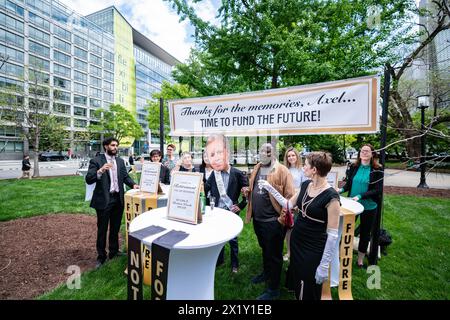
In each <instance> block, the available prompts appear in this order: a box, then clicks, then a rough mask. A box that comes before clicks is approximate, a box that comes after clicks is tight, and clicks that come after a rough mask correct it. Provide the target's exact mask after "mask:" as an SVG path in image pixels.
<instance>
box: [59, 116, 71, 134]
mask: <svg viewBox="0 0 450 320" xmlns="http://www.w3.org/2000/svg"><path fill="white" fill-rule="evenodd" d="M56 121H58V123H61V124H62V125H63V126H66V127H70V118H67V117H56ZM66 132H67V133H68V131H66ZM67 138H69V135H68V136H67Z"/></svg>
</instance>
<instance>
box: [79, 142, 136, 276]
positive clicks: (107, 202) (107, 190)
mask: <svg viewBox="0 0 450 320" xmlns="http://www.w3.org/2000/svg"><path fill="white" fill-rule="evenodd" d="M118 147H119V141H118V140H117V139H115V138H107V139H105V140H104V141H103V148H104V149H105V154H100V155H98V156H96V157H95V158H94V159H92V160H91V161H90V162H89V170H88V173H87V175H86V183H87V184H93V183H96V185H95V189H94V194H93V196H92V200H91V207H92V208H94V209H95V210H96V211H97V253H98V256H97V265H96V267H97V268H99V267H100V266H101V265H102V264H103V263H105V261H106V250H105V248H106V233H107V231H108V224H109V255H108V257H109V259H112V258H114V257H115V256H117V255H120V254H121V253H120V252H119V230H120V224H121V222H122V214H123V209H124V190H123V184H124V183H125V184H126V185H127V186H129V187H130V188H134V189H139V186H138V185H137V184H136V183H134V181H133V179H131V178H130V176H129V175H128V173H127V168H126V166H125V162H124V161H123V160H122V159H121V158H120V157H116V155H117V151H118Z"/></svg>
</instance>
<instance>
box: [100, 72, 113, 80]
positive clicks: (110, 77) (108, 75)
mask: <svg viewBox="0 0 450 320" xmlns="http://www.w3.org/2000/svg"><path fill="white" fill-rule="evenodd" d="M103 78H104V79H105V80H109V81H114V73H112V72H108V71H106V70H103Z"/></svg>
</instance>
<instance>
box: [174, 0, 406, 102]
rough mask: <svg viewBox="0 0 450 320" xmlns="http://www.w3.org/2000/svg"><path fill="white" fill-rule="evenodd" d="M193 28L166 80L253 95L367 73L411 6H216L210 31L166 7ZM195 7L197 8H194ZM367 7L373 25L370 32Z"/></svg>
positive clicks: (184, 10) (190, 14)
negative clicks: (188, 49)
mask: <svg viewBox="0 0 450 320" xmlns="http://www.w3.org/2000/svg"><path fill="white" fill-rule="evenodd" d="M169 2H171V3H172V5H173V7H174V8H175V9H176V10H177V11H178V13H179V14H180V16H181V19H186V18H188V19H189V20H190V22H191V23H192V25H193V26H194V28H195V40H196V44H197V50H195V51H193V52H192V54H191V56H190V59H189V60H188V62H187V63H186V64H184V65H179V66H178V67H177V69H176V71H175V72H174V76H175V79H176V80H177V81H179V82H180V83H185V84H189V85H190V86H192V87H193V88H194V89H196V90H198V91H199V92H200V93H201V94H202V95H215V94H223V93H230V92H242V91H254V90H261V89H268V88H278V87H285V86H291V85H301V84H308V83H316V82H322V81H330V80H337V79H343V78H351V77H356V76H361V75H365V74H368V73H371V72H372V73H373V72H374V70H377V68H378V67H379V66H380V64H382V63H383V62H384V61H385V60H386V59H387V58H388V57H389V51H388V50H385V47H389V46H391V45H392V44H391V43H390V42H386V39H388V38H389V36H390V35H391V34H392V33H393V32H394V31H396V30H399V29H401V27H402V24H403V22H404V19H405V15H406V11H407V9H409V8H410V7H411V6H412V5H413V4H414V2H413V1H412V0H409V1H404V0H388V1H387V0H382V1H376V2H375V1H369V0H364V1H361V0H341V1H331V0H329V1H323V0H311V1H300V0H242V1H222V5H221V7H220V8H219V11H218V16H217V19H218V20H219V22H220V24H219V25H218V26H215V25H213V24H212V23H211V22H209V21H203V20H201V19H200V18H199V17H198V15H196V13H195V10H194V9H193V8H192V7H190V6H189V5H188V4H187V2H186V1H183V0H169ZM196 2H200V1H196ZM371 7H375V8H377V10H378V13H379V16H380V19H379V20H380V23H379V25H378V26H377V27H374V26H373V25H372V23H371V19H373V17H372V15H373V13H372V11H370V10H368V8H371Z"/></svg>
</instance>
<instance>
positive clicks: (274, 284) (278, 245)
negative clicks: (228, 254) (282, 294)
mask: <svg viewBox="0 0 450 320" xmlns="http://www.w3.org/2000/svg"><path fill="white" fill-rule="evenodd" d="M253 228H254V230H255V234H256V237H257V238H258V243H259V246H260V247H261V249H262V256H263V257H262V258H263V268H264V270H263V272H264V274H265V275H266V278H267V284H268V287H269V289H271V290H276V289H279V287H280V278H281V271H282V268H283V245H284V236H285V235H286V229H285V228H284V226H282V225H281V224H280V223H279V222H278V221H277V220H275V221H269V222H260V221H256V220H254V219H253Z"/></svg>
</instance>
